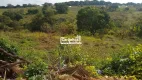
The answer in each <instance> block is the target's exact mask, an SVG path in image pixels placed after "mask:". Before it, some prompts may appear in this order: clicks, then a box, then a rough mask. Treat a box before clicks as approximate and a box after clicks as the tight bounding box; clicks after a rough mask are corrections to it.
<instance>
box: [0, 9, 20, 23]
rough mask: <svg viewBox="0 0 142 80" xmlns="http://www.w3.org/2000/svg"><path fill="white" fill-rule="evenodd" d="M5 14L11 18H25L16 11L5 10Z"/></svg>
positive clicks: (17, 19)
mask: <svg viewBox="0 0 142 80" xmlns="http://www.w3.org/2000/svg"><path fill="white" fill-rule="evenodd" d="M3 15H5V16H7V17H9V18H10V19H11V20H16V21H19V20H20V19H23V16H22V14H20V13H18V12H14V11H5V12H3Z"/></svg>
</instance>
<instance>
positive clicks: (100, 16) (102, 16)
mask: <svg viewBox="0 0 142 80" xmlns="http://www.w3.org/2000/svg"><path fill="white" fill-rule="evenodd" d="M109 21H110V16H109V15H108V14H107V13H106V12H105V11H102V10H101V9H98V8H93V7H86V8H83V9H81V10H79V12H78V14H77V27H78V31H90V32H91V33H92V34H94V33H95V32H96V31H97V30H99V29H103V28H105V27H107V25H108V24H109Z"/></svg>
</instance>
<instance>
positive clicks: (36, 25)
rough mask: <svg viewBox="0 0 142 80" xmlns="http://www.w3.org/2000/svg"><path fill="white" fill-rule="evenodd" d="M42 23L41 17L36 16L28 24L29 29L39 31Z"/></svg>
mask: <svg viewBox="0 0 142 80" xmlns="http://www.w3.org/2000/svg"><path fill="white" fill-rule="evenodd" d="M43 23H44V22H43V15H42V14H37V15H36V16H35V17H34V18H33V20H32V22H31V23H30V26H29V29H30V30H32V31H41V26H42V25H43Z"/></svg>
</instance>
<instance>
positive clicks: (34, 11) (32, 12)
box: [27, 9, 39, 14]
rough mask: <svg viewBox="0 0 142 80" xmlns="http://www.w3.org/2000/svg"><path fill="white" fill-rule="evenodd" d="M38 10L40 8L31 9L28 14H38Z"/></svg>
mask: <svg viewBox="0 0 142 80" xmlns="http://www.w3.org/2000/svg"><path fill="white" fill-rule="evenodd" d="M38 12H39V10H38V9H29V10H28V13H27V14H37V13H38Z"/></svg>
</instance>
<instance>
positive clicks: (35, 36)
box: [0, 7, 142, 60]
mask: <svg viewBox="0 0 142 80" xmlns="http://www.w3.org/2000/svg"><path fill="white" fill-rule="evenodd" d="M81 8H82V7H71V8H70V10H69V13H68V14H60V15H57V17H71V18H76V14H77V11H78V10H79V9H81ZM25 10H27V9H25ZM3 11H5V9H4V10H1V9H0V12H1V13H2V12H3ZM1 13H0V14H1ZM121 14H123V15H125V16H127V17H128V21H127V22H129V21H134V20H133V19H132V17H133V16H132V15H133V14H134V15H136V16H137V14H140V13H139V12H135V13H132V14H129V15H127V14H128V12H125V14H124V13H120V12H112V13H110V15H111V17H112V18H115V15H120V17H121ZM134 17H135V16H134ZM31 18H32V17H31V16H25V18H24V19H23V22H25V21H29V20H27V19H31ZM1 38H4V39H6V40H8V41H9V42H11V43H12V44H14V45H16V46H17V47H18V48H19V55H21V56H23V57H25V58H27V56H28V58H29V59H36V57H41V58H46V56H45V55H46V53H47V52H48V51H50V50H52V49H56V47H57V46H58V45H59V38H60V36H57V35H53V34H46V33H41V32H34V33H32V32H29V31H26V30H24V31H15V32H3V31H1V32H0V39H1ZM82 43H83V44H82V47H81V49H82V53H86V54H88V55H91V56H92V58H96V60H100V59H105V58H106V57H109V56H110V53H112V52H114V51H118V50H119V49H120V48H122V47H123V46H125V45H127V44H131V45H134V46H136V45H137V44H140V43H142V40H141V39H137V40H136V39H135V40H133V39H120V38H117V37H114V36H111V35H105V36H104V38H103V40H101V39H99V38H97V37H91V36H82ZM32 54H33V55H32ZM42 54H43V55H42ZM29 56H30V57H29Z"/></svg>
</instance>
